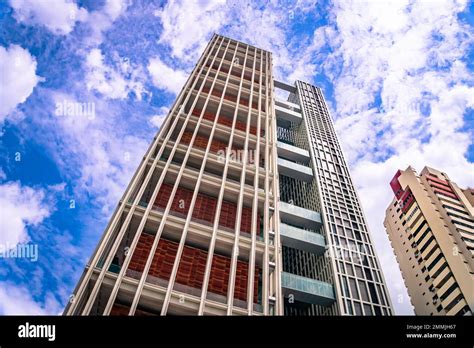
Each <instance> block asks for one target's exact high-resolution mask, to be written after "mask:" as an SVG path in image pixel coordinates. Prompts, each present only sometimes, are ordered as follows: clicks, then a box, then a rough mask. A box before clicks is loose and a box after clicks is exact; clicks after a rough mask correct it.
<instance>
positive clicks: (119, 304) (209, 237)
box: [65, 35, 392, 315]
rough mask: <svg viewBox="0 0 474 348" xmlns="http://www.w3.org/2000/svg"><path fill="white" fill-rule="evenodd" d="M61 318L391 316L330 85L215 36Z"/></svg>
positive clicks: (259, 51) (267, 54)
mask: <svg viewBox="0 0 474 348" xmlns="http://www.w3.org/2000/svg"><path fill="white" fill-rule="evenodd" d="M277 95H285V98H283V99H282V98H279V97H277ZM65 314H67V315H120V314H123V315H183V314H185V315H283V314H285V315H346V314H347V315H389V314H392V308H391V303H390V298H389V294H388V292H387V289H386V285H385V281H384V279H383V275H382V272H381V270H380V265H379V262H378V260H377V257H376V255H375V250H374V247H373V244H372V241H371V238H370V234H369V231H368V229H367V224H366V221H365V217H364V214H363V212H362V209H361V207H360V203H359V199H358V197H357V194H356V191H355V189H354V186H353V183H352V180H351V177H350V174H349V171H348V168H347V164H346V162H345V160H344V156H343V154H342V151H341V147H340V145H339V142H338V140H337V136H336V133H335V131H334V127H333V124H332V120H331V117H330V115H329V112H328V109H327V106H326V103H325V101H324V97H323V95H322V93H321V90H320V89H319V88H317V87H314V86H312V85H310V84H307V83H304V82H301V81H297V82H296V84H295V85H288V84H286V83H282V82H279V81H277V80H275V79H274V77H273V71H272V54H271V53H270V52H268V51H265V50H263V49H259V48H256V47H254V46H251V45H247V44H244V43H241V42H238V41H235V40H232V39H229V38H226V37H224V36H220V35H214V36H213V38H212V39H211V40H210V42H209V44H208V45H207V47H206V48H205V50H204V53H203V55H202V56H201V58H200V59H199V61H198V63H197V64H196V66H195V68H194V70H193V71H192V73H191V75H190V76H189V78H188V80H187V82H186V84H185V85H184V87H183V89H182V90H181V92H180V93H179V95H178V96H177V99H176V101H175V103H174V104H173V106H172V108H171V109H170V112H169V114H168V116H167V117H166V119H165V120H164V122H163V125H162V126H161V128H160V130H159V132H158V134H157V135H156V137H155V138H154V140H153V142H152V144H151V146H150V148H149V149H148V151H147V153H146V154H145V156H144V157H143V160H142V162H141V164H140V166H139V168H138V169H137V171H136V173H135V175H134V176H133V178H132V181H131V182H130V184H129V186H128V188H127V190H126V191H125V193H124V195H123V197H122V199H121V200H120V202H119V204H118V206H117V208H116V210H115V212H114V214H113V216H112V218H111V220H110V223H109V225H108V226H107V228H106V230H105V232H104V234H103V236H102V239H101V240H100V242H99V244H98V246H97V248H96V250H95V252H94V254H93V256H92V258H91V260H90V262H89V264H88V265H87V266H86V268H85V270H84V272H83V274H82V277H81V279H80V280H79V283H78V285H77V287H76V289H75V291H74V295H73V296H71V301H70V302H69V303H68V305H67V307H66V309H65Z"/></svg>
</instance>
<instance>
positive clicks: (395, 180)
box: [390, 170, 403, 199]
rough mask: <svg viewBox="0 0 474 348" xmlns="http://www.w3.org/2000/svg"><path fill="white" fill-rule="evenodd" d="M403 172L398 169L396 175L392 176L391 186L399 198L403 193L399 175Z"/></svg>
mask: <svg viewBox="0 0 474 348" xmlns="http://www.w3.org/2000/svg"><path fill="white" fill-rule="evenodd" d="M401 174H402V172H401V171H400V170H397V172H396V173H395V176H394V177H393V178H392V180H391V181H390V187H391V188H392V191H393V193H394V194H395V196H396V197H397V199H400V197H401V195H402V194H403V190H402V186H401V185H400V183H399V182H398V177H399V176H400V175H401Z"/></svg>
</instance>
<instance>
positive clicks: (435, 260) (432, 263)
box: [428, 254, 443, 271]
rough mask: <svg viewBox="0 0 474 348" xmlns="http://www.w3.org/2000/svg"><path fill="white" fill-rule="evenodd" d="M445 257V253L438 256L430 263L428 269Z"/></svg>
mask: <svg viewBox="0 0 474 348" xmlns="http://www.w3.org/2000/svg"><path fill="white" fill-rule="evenodd" d="M442 258H443V254H439V255H438V256H436V258H435V259H434V260H433V262H431V264H429V265H428V271H431V270H432V269H433V267H434V266H436V264H437V263H438V262H439V261H440V260H441V259H442Z"/></svg>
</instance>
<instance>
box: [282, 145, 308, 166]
mask: <svg viewBox="0 0 474 348" xmlns="http://www.w3.org/2000/svg"><path fill="white" fill-rule="evenodd" d="M277 152H278V156H279V157H282V158H285V159H287V160H290V161H295V162H302V163H308V162H309V160H310V157H309V151H306V150H304V149H302V148H299V147H296V146H293V145H290V144H287V143H284V142H281V141H278V142H277Z"/></svg>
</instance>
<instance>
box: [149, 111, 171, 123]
mask: <svg viewBox="0 0 474 348" xmlns="http://www.w3.org/2000/svg"><path fill="white" fill-rule="evenodd" d="M169 111H170V109H169V108H168V107H167V106H162V107H160V113H159V114H156V115H153V116H151V118H150V123H151V124H152V125H153V126H155V127H156V128H161V125H162V124H163V121H164V120H165V118H166V116H167V115H168V112H169Z"/></svg>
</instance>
